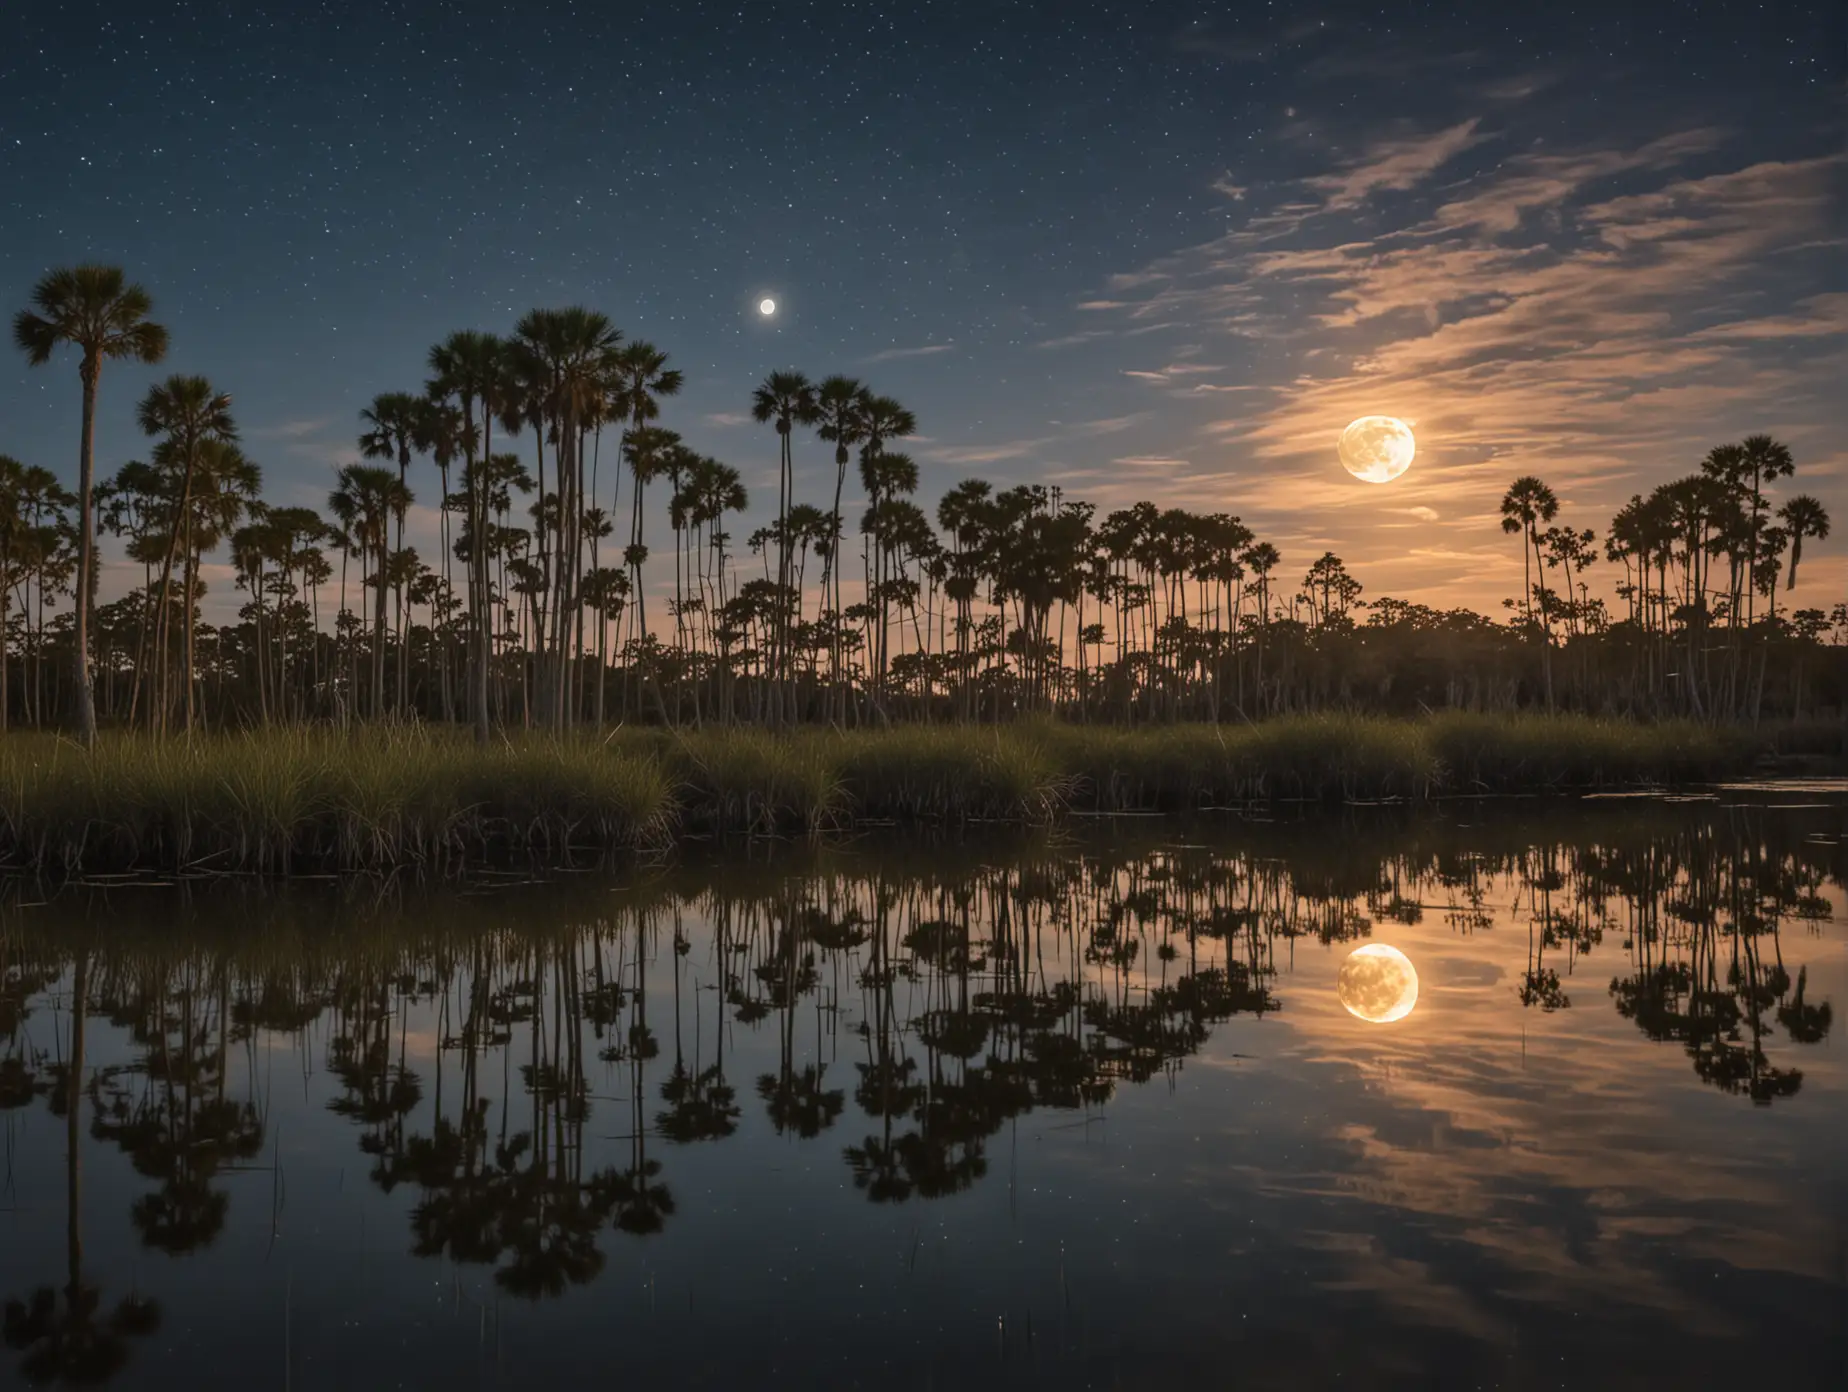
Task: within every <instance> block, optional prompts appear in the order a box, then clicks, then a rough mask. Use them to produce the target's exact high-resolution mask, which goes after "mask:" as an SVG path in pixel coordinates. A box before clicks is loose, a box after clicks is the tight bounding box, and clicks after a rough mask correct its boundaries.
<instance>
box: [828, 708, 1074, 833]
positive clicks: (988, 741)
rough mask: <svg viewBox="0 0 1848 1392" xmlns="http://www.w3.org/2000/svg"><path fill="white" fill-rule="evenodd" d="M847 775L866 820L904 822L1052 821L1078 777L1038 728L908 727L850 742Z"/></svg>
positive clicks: (845, 766) (846, 743)
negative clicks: (1071, 771)
mask: <svg viewBox="0 0 1848 1392" xmlns="http://www.w3.org/2000/svg"><path fill="white" fill-rule="evenodd" d="M843 744H844V749H843V757H842V776H843V779H844V781H845V783H846V786H847V790H848V795H849V797H850V799H851V801H852V804H853V807H854V810H855V812H856V813H857V814H858V815H859V816H860V817H862V818H870V819H875V820H880V821H901V822H950V823H955V822H965V821H972V820H1006V821H1045V820H1048V819H1050V818H1052V817H1054V816H1056V815H1057V813H1058V812H1059V811H1060V809H1061V808H1063V807H1064V806H1065V804H1066V802H1067V800H1068V799H1069V797H1070V795H1071V792H1072V788H1073V779H1072V777H1071V775H1070V773H1069V771H1068V770H1067V769H1065V768H1064V767H1062V765H1061V760H1060V757H1059V751H1058V749H1057V748H1056V745H1055V742H1054V741H1053V740H1052V739H1051V738H1049V736H1048V733H1047V731H1046V730H1045V729H1043V728H1042V727H1040V726H1036V725H1012V726H1005V727H1002V728H1000V729H995V728H970V727H967V726H943V725H938V726H922V725H912V726H903V727H899V728H896V729H891V730H879V731H861V732H857V733H855V734H853V735H851V736H848V737H847V738H845V739H844V741H843Z"/></svg>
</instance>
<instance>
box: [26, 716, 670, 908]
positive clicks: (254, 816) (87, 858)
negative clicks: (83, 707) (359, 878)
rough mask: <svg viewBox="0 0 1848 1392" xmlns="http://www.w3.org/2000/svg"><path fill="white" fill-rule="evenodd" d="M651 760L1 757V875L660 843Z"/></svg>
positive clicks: (73, 752)
mask: <svg viewBox="0 0 1848 1392" xmlns="http://www.w3.org/2000/svg"><path fill="white" fill-rule="evenodd" d="M672 817H673V804H672V781H671V778H670V777H669V775H668V774H667V772H666V770H665V768H664V767H663V766H662V763H661V761H660V760H659V759H656V758H654V757H651V756H647V755H637V754H634V753H631V752H629V751H624V750H614V751H612V750H607V749H605V748H603V747H602V746H599V745H597V744H595V743H592V742H588V741H566V740H544V739H528V740H522V741H519V742H514V743H502V744H498V745H494V744H491V745H487V746H483V747H477V746H476V745H474V744H473V743H472V742H470V741H468V740H466V739H464V738H460V737H456V736H453V735H449V734H431V733H428V732H425V731H421V730H417V729H415V728H402V729H391V730H367V731H362V732H359V733H356V734H352V735H341V734H334V733H328V732H323V731H310V730H290V731H264V732H260V733H259V732H253V733H247V734H234V735H225V736H218V737H213V738H204V739H194V740H171V741H154V740H146V739H141V738H138V737H134V736H112V737H109V738H105V739H102V740H99V741H98V743H97V745H96V747H95V748H94V749H92V750H85V749H83V748H81V747H80V746H78V745H76V744H73V743H70V742H68V741H64V740H58V739H52V738H39V737H28V738H21V737H10V738H8V739H6V740H4V741H0V861H4V862H6V863H10V864H13V865H16V866H22V867H33V868H38V869H47V870H64V871H74V870H78V869H82V870H89V871H97V870H128V869H154V870H163V871H181V870H197V871H257V872H264V873H287V872H289V871H291V870H296V871H300V870H307V869H337V870H359V869H384V868H389V867H392V866H398V865H405V864H437V865H443V864H449V863H452V862H458V861H463V860H467V859H470V858H473V857H478V856H480V855H482V854H486V853H491V852H494V851H498V850H531V849H542V850H550V851H562V850H564V849H566V848H574V847H576V848H598V849H607V848H612V847H627V846H637V845H645V844H658V843H661V842H663V841H664V840H665V839H666V836H667V833H668V830H669V827H670V825H671V822H672Z"/></svg>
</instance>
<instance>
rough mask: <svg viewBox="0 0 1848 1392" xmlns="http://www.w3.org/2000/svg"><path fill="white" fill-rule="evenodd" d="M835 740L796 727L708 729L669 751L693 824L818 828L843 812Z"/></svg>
mask: <svg viewBox="0 0 1848 1392" xmlns="http://www.w3.org/2000/svg"><path fill="white" fill-rule="evenodd" d="M838 754H839V749H838V741H837V740H834V739H830V738H828V737H827V736H825V735H817V734H814V733H810V732H798V733H796V734H793V735H786V736H779V735H773V734H771V733H769V732H768V731H764V730H723V729H715V730H707V731H700V732H697V733H695V734H692V735H689V736H687V737H686V738H685V739H683V740H682V741H680V743H679V744H678V746H677V747H676V748H675V750H674V753H673V759H674V762H675V768H676V771H677V772H678V774H679V776H680V780H681V789H680V796H681V799H682V802H683V804H684V806H685V815H686V817H687V820H688V821H689V823H690V824H691V825H695V826H700V827H704V828H707V829H710V830H714V831H729V832H764V833H775V832H778V831H787V830H802V831H816V830H819V829H820V828H821V827H822V826H824V825H826V824H828V823H830V822H833V821H836V820H838V819H839V818H840V817H841V816H842V815H843V814H844V812H845V810H846V807H845V799H844V790H843V788H842V786H841V780H840V771H839V766H838V763H837V757H838Z"/></svg>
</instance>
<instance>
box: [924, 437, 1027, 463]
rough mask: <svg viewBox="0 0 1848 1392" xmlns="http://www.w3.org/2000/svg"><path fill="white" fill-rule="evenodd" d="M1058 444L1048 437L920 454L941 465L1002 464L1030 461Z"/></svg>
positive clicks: (937, 448)
mask: <svg viewBox="0 0 1848 1392" xmlns="http://www.w3.org/2000/svg"><path fill="white" fill-rule="evenodd" d="M1056 443H1057V440H1056V439H1055V438H1054V437H1052V436H1049V435H1048V436H1041V437H1039V438H1037V439H1031V440H1006V441H1002V442H1000V443H997V444H992V445H932V446H931V447H930V448H928V449H923V450H920V451H918V453H920V454H921V455H923V456H924V458H926V459H930V460H934V461H935V462H937V463H939V464H1001V463H1005V462H1006V461H1008V460H1010V459H1029V458H1031V457H1033V456H1034V455H1036V454H1038V453H1039V452H1040V451H1041V450H1043V449H1045V448H1047V447H1048V446H1049V445H1053V444H1056Z"/></svg>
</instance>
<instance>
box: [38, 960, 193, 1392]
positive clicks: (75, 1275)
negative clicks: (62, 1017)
mask: <svg viewBox="0 0 1848 1392" xmlns="http://www.w3.org/2000/svg"><path fill="white" fill-rule="evenodd" d="M89 994H90V959H89V955H88V952H87V951H85V950H83V949H79V951H78V953H77V961H76V965H75V967H74V969H73V971H72V973H71V1041H70V1054H69V1056H68V1061H67V1063H66V1065H65V1068H64V1080H63V1081H64V1120H65V1138H64V1142H65V1152H64V1155H65V1160H64V1165H65V1260H66V1276H65V1283H64V1289H63V1290H62V1291H57V1290H53V1289H52V1288H51V1287H50V1286H40V1287H39V1288H38V1289H37V1290H35V1291H33V1292H32V1294H31V1295H29V1296H27V1297H25V1298H24V1299H10V1300H8V1301H7V1302H6V1312H5V1317H4V1320H5V1322H4V1336H5V1340H6V1346H7V1347H8V1348H9V1349H12V1350H14V1351H16V1352H18V1353H19V1354H20V1360H19V1371H20V1375H21V1376H22V1377H24V1378H25V1380H26V1381H27V1382H31V1383H57V1382H68V1383H78V1384H96V1383H102V1382H107V1381H108V1380H109V1379H110V1378H112V1377H114V1376H115V1375H116V1374H117V1373H118V1372H120V1371H121V1370H122V1368H123V1367H124V1366H125V1365H126V1364H127V1362H128V1356H129V1341H130V1340H131V1339H135V1338H144V1337H146V1336H147V1335H149V1334H151V1333H153V1332H154V1330H156V1329H157V1328H159V1326H160V1307H159V1306H158V1305H157V1304H155V1302H154V1301H152V1300H147V1299H143V1298H142V1297H141V1296H139V1295H134V1294H131V1295H128V1296H125V1297H123V1299H121V1300H120V1301H118V1302H117V1303H116V1305H115V1307H114V1308H113V1309H112V1310H110V1311H109V1313H108V1314H107V1315H104V1314H103V1313H102V1309H103V1298H102V1293H101V1292H100V1291H99V1290H98V1289H97V1288H96V1287H95V1286H93V1285H90V1284H89V1283H88V1282H86V1281H85V1280H84V1275H83V1168H82V1164H83V1161H82V1155H83V1152H82V1143H83V1126H82V1112H83V1069H84V1035H85V1028H84V1026H85V1021H86V1017H87V1008H88V1004H89Z"/></svg>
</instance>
